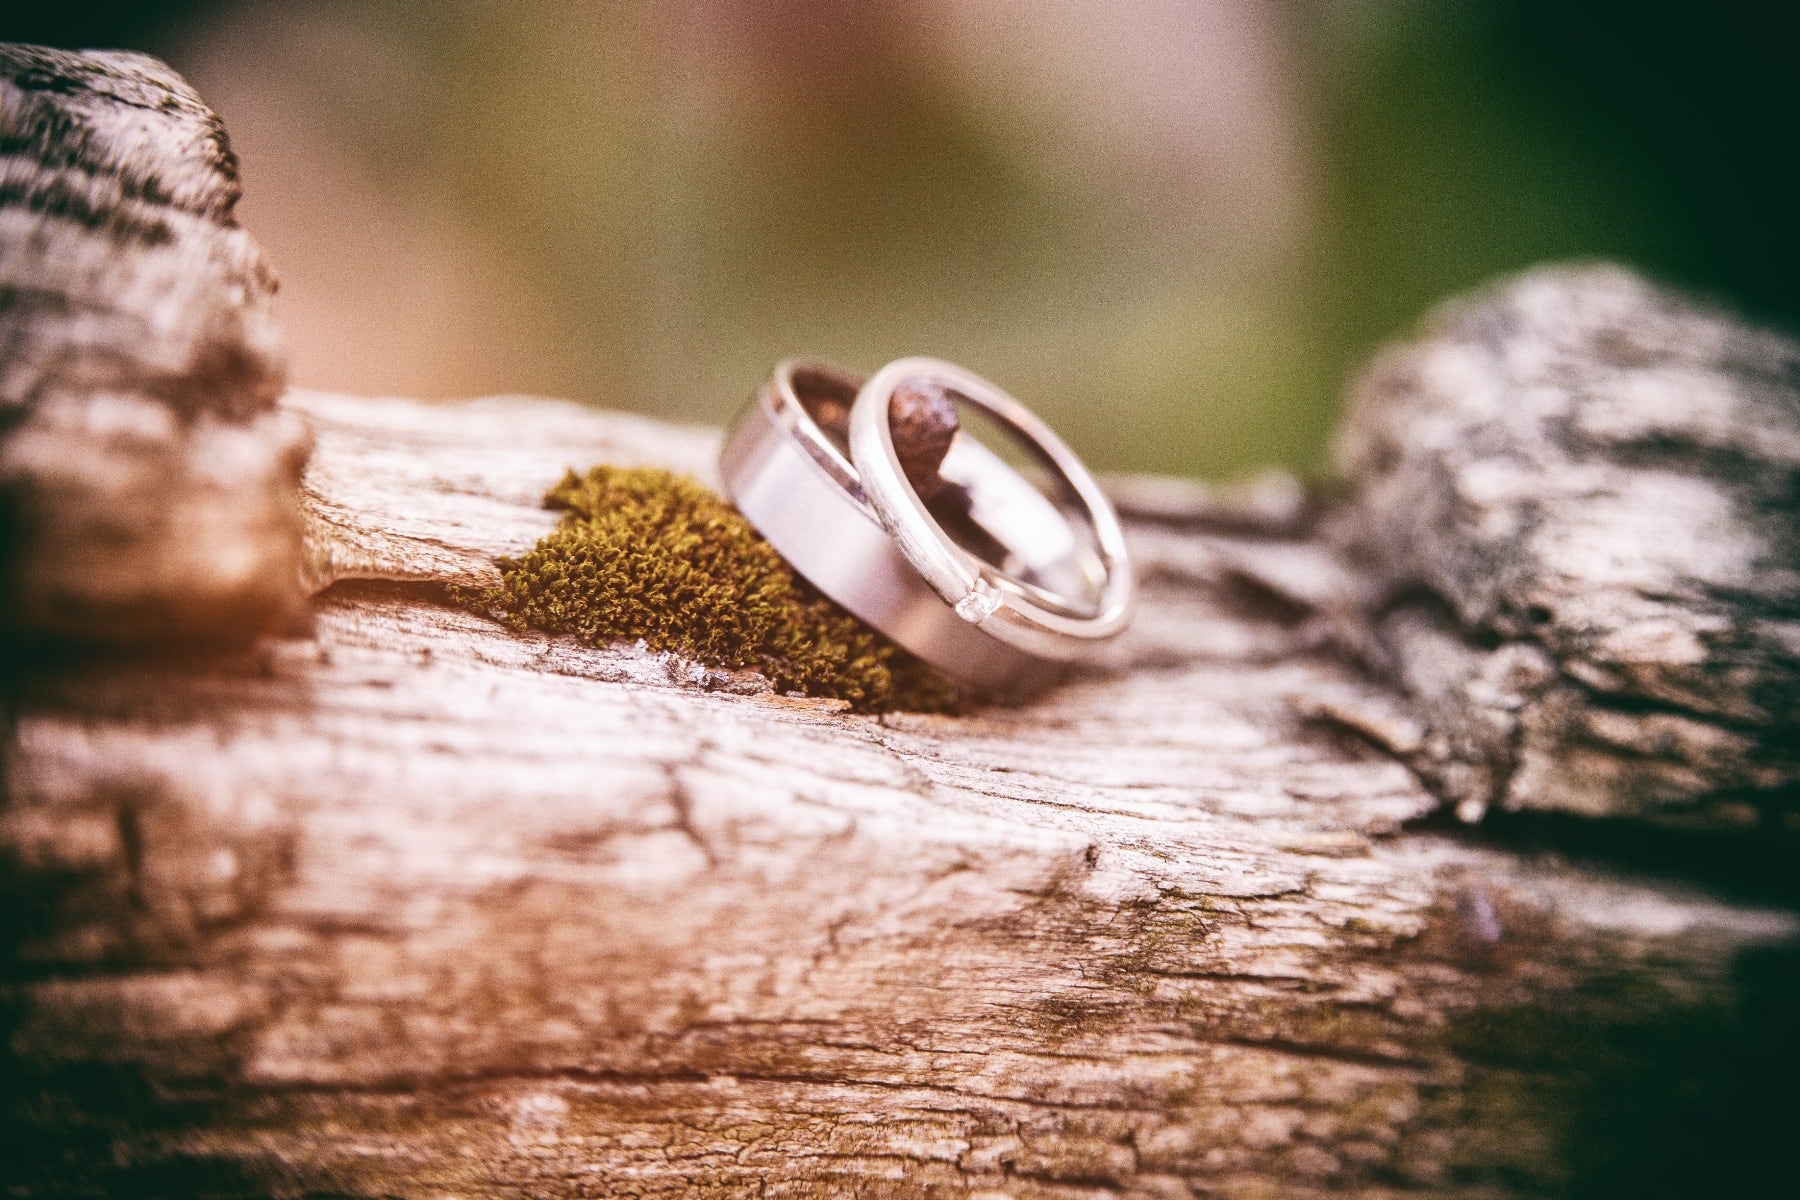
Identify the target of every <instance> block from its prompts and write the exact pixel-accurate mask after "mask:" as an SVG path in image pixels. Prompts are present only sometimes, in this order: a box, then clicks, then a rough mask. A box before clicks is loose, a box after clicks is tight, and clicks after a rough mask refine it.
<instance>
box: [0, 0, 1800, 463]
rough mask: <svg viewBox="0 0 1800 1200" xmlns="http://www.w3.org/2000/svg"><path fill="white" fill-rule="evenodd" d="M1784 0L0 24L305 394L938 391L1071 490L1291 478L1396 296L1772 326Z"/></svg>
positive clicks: (879, 6) (321, 7)
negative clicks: (101, 83) (167, 181)
mask: <svg viewBox="0 0 1800 1200" xmlns="http://www.w3.org/2000/svg"><path fill="white" fill-rule="evenodd" d="M1779 12H1780V6H1774V5H1753V6H1743V7H1742V8H1735V7H1733V6H1731V5H1715V6H1704V7H1703V6H1682V7H1677V6H1667V9H1666V11H1664V8H1663V6H1659V5H1656V4H1644V3H1635V4H1628V3H1624V2H1617V3H1613V2H1596V3H1588V4H1582V3H1558V4H1552V3H1550V2H1549V0H1487V2H1482V0H1464V2H1451V0H1442V2H1440V3H1435V4H1434V3H1426V2H1424V0H1412V2H1407V0H1286V2H1276V0H1129V2H1126V0H888V2H886V3H868V2H859V0H736V2H727V0H638V2H633V3H578V2H576V0H513V2H511V3H496V2H477V0H439V2H437V3H431V4H419V3H416V2H409V0H341V2H313V3H292V2H287V3H276V2H270V0H239V2H226V0H185V2H182V0H176V2H172V3H163V4H155V3H119V2H113V0H103V2H99V3H89V4H83V5H69V6H63V8H62V10H61V11H52V10H50V9H49V6H46V11H43V12H40V13H37V14H35V15H25V14H17V15H13V16H9V17H5V18H0V36H3V37H4V38H6V39H8V40H31V41H41V42H48V43H50V44H56V45H64V46H128V47H133V48H138V49H144V50H148V51H150V52H152V53H155V54H157V55H160V56H161V57H163V58H165V59H167V60H169V61H170V62H171V63H173V64H174V65H175V66H176V67H177V68H178V69H180V70H181V71H182V72H183V73H184V74H186V75H187V77H188V78H189V79H190V80H191V81H192V82H193V83H194V84H195V86H196V87H198V88H199V89H200V91H201V93H202V94H203V95H205V96H206V97H207V98H208V100H210V101H211V102H212V104H213V105H214V106H215V107H216V108H218V109H219V111H220V112H221V113H222V114H223V115H224V117H225V119H226V123H227V125H228V127H229V128H230V130H231V133H232V137H233V142H234V144H235V146H236V147H237V149H238V151H239V154H240V155H241V157H242V159H243V166H244V177H245V185H246V189H247V193H248V194H247V198H246V200H245V203H244V207H243V210H242V214H243V218H244V221H245V223H246V224H247V225H248V226H249V228H250V229H251V230H252V231H253V232H254V233H255V234H256V235H257V236H258V238H259V239H260V240H261V241H262V242H263V243H264V245H265V246H266V247H267V249H268V250H269V253H270V256H271V258H272V259H273V262H274V264H275V266H276V268H277V270H278V272H279V273H280V274H281V276H282V279H283V292H282V296H281V300H280V304H281V316H282V320H283V324H284V327H285V328H286V330H287V333H288V337H289V341H290V343H291V345H292V349H293V353H294V378H295V381H296V382H297V383H299V384H302V385H306V386H313V387H326V388H335V389H342V390H349V391H360V392H387V393H401V394H410V395H425V396H455V395H472V394H481V393H492V392H536V393H544V394H553V395H562V396H568V397H572V398H575V399H578V400H582V401H585V402H589V403H593V404H601V405H607V406H611V407H621V408H632V409H638V410H641V411H646V412H651V413H655V414H657V415H662V416H667V417H671V418H675V419H684V420H703V421H709V422H722V421H724V420H725V419H727V418H728V417H729V415H730V414H731V412H732V411H733V410H734V409H735V408H736V406H737V405H738V404H739V403H740V402H741V401H742V399H743V398H744V397H745V396H746V395H747V394H748V393H749V391H750V389H751V388H752V387H753V386H754V385H755V384H756V382H757V381H758V380H759V379H760V378H761V376H762V375H763V373H764V372H765V371H766V370H767V368H768V367H769V365H770V364H771V363H772V362H774V360H776V359H777V358H781V357H784V356H786V355H790V354H795V353H808V354H816V355H821V356H824V357H828V358H833V359H837V360H840V361H842V362H844V363H846V364H847V365H852V366H855V367H858V368H861V369H864V370H872V369H873V368H874V367H876V366H878V365H879V364H880V363H882V362H884V361H886V360H887V359H889V358H892V357H895V356H898V355H901V354H915V353H929V354H936V355H939V356H942V357H947V358H952V359H956V360H958V361H961V362H963V363H965V364H966V365H968V366H970V367H972V368H974V369H976V370H977V371H980V372H981V373H983V374H986V375H988V376H990V377H991V378H993V379H995V380H996V381H997V382H999V383H1001V384H1002V385H1003V386H1007V387H1009V388H1011V389H1012V390H1014V391H1015V392H1017V393H1018V394H1019V395H1020V397H1021V398H1023V399H1025V400H1026V401H1027V402H1028V403H1031V404H1032V405H1034V406H1035V407H1037V408H1038V409H1039V410H1040V411H1041V412H1042V413H1043V414H1044V415H1045V416H1047V417H1048V418H1049V419H1050V420H1051V421H1052V422H1053V423H1054V424H1056V425H1057V426H1058V427H1059V428H1060V429H1062V430H1063V431H1064V432H1065V434H1066V435H1067V436H1068V438H1069V440H1070V441H1071V442H1073V443H1074V444H1075V445H1076V446H1077V448H1078V449H1080V450H1082V451H1083V452H1085V453H1086V454H1087V455H1088V456H1089V457H1090V459H1091V460H1092V461H1093V462H1094V463H1095V464H1096V465H1098V466H1102V467H1106V468H1110V469H1130V470H1155V471H1171V472H1180V473H1197V474H1208V475H1222V474H1232V473H1236V472H1241V471H1244V470H1246V469H1249V468H1253V467H1256V466H1260V465H1265V464H1284V465H1288V466H1293V467H1296V468H1299V469H1301V470H1309V471H1310V470H1316V469H1318V468H1319V467H1320V465H1321V464H1322V461H1323V452H1324V446H1325V439H1326V437H1327V434H1328V431H1329V428H1330V425H1331V422H1332V418H1333V414H1334V411H1335V408H1336V404H1337V400H1338V396H1339V394H1340V392H1341V390H1342V387H1343V384H1344V382H1345V380H1346V378H1347V376H1348V375H1349V374H1350V373H1351V372H1352V371H1353V370H1354V368H1355V366H1356V364H1357V363H1358V362H1359V361H1360V360H1361V359H1362V358H1363V357H1364V356H1365V355H1366V354H1367V353H1368V351H1369V350H1370V349H1371V348H1372V346H1373V345H1375V344H1376V343H1378V342H1379V341H1380V340H1381V339H1383V338H1386V337H1389V336H1392V335H1394V334H1395V333H1397V332H1401V331H1403V330H1404V329H1405V328H1406V326H1407V325H1408V324H1409V323H1411V322H1412V321H1413V320H1414V319H1416V317H1417V316H1418V315H1419V314H1420V313H1421V312H1422V311H1424V309H1425V308H1427V307H1428V306H1429V305H1430V304H1431V303H1432V302H1434V301H1435V300H1437V299H1439V298H1442V297H1443V296H1446V295H1448V294H1450V293H1452V292H1455V291H1458V290H1460V289H1463V288H1466V287H1469V286H1471V285H1473V284H1476V283H1478V282H1480V281H1482V280H1483V279H1486V278H1488V277H1490V276H1492V275H1494V274H1496V273H1499V272H1504V271H1508V270H1512V269H1515V268H1519V267H1523V266H1526V265H1528V264H1531V263H1534V262H1538V261H1542V260H1545V259H1552V258H1569V257H1608V258H1616V259H1620V260H1623V261H1626V262H1628V263H1632V264H1634V265H1637V266H1639V267H1640V268H1642V269H1645V270H1647V271H1649V272H1650V273H1652V274H1654V275H1657V276H1659V277H1661V278H1663V279H1666V280H1668V281H1670V282H1673V283H1677V284H1680V285H1683V286H1686V287H1689V288H1692V289H1696V290H1699V291H1701V292H1703V293H1706V294H1708V295H1711V296H1714V297H1716V298H1719V299H1721V300H1723V301H1725V302H1727V303H1729V304H1732V305H1735V306H1737V307H1739V308H1741V309H1744V310H1747V311H1749V312H1751V313H1752V314H1754V315H1757V316H1759V317H1762V318H1764V319H1769V320H1773V321H1775V322H1777V323H1781V324H1792V323H1793V322H1794V318H1795V315H1796V312H1797V311H1800V252H1797V249H1796V246H1797V239H1796V237H1795V235H1794V233H1793V219H1792V210H1793V201H1792V199H1791V192H1790V191H1789V190H1788V189H1787V188H1786V186H1785V184H1786V175H1787V173H1788V172H1787V167H1788V160H1789V159H1790V158H1791V156H1792V152H1793V133H1792V130H1793V118H1794V116H1795V115H1796V114H1795V111H1794V103H1793V86H1794V85H1793V83H1792V70H1791V66H1790V64H1789V62H1788V59H1790V58H1791V52H1792V47H1793V45H1794V44H1795V43H1794V40H1793V37H1792V31H1791V30H1789V29H1787V28H1786V25H1787V21H1786V20H1784V19H1783V18H1782V17H1781V16H1779V15H1778V14H1779Z"/></svg>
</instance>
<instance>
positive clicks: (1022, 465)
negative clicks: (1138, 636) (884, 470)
mask: <svg viewBox="0 0 1800 1200" xmlns="http://www.w3.org/2000/svg"><path fill="white" fill-rule="evenodd" d="M945 390H946V392H947V393H948V394H949V396H950V397H951V399H952V400H954V401H955V402H956V406H957V413H958V418H959V421H960V423H961V426H962V428H961V429H960V431H959V432H958V433H957V436H956V439H955V442H954V443H953V444H952V446H951V450H950V453H949V454H948V455H946V456H945V458H944V464H943V466H942V468H940V474H941V475H942V476H943V477H944V478H945V479H946V480H948V481H950V482H951V483H954V484H957V485H959V487H958V488H957V489H955V490H956V492H959V493H960V498H952V499H951V500H949V502H945V500H944V499H943V498H941V497H940V498H934V501H933V502H929V503H927V504H926V509H927V511H929V512H930V514H931V516H932V517H933V519H935V520H936V521H937V523H938V525H939V527H940V528H941V529H943V531H944V532H945V533H946V534H947V535H949V537H950V539H951V540H952V541H954V542H956V544H957V545H959V546H961V547H962V548H963V549H965V550H968V551H969V552H970V553H972V554H974V555H975V556H976V557H977V558H980V559H981V560H982V561H983V562H985V563H987V564H988V565H989V566H991V567H993V568H994V570H995V571H996V572H997V573H998V574H999V575H1000V576H1001V577H1002V582H1004V583H1011V584H1013V585H1015V586H1016V587H1018V588H1019V590H1021V591H1022V592H1025V593H1026V594H1028V595H1029V596H1030V597H1031V598H1032V599H1033V600H1035V601H1036V602H1037V603H1039V604H1042V605H1044V606H1046V607H1049V608H1052V609H1055V610H1057V611H1059V612H1063V613H1065V614H1067V615H1069V616H1073V617H1092V616H1095V615H1097V614H1098V613H1099V611H1100V609H1101V606H1102V598H1103V592H1104V590H1105V586H1106V578H1107V566H1106V562H1105V558H1104V556H1103V555H1102V553H1101V551H1100V545H1099V535H1098V533H1097V531H1096V530H1095V528H1094V524H1093V520H1092V518H1091V517H1090V516H1089V514H1088V511H1087V506H1086V504H1084V503H1083V502H1082V499H1081V496H1080V495H1079V494H1078V493H1077V492H1076V490H1075V488H1074V487H1073V486H1072V485H1071V484H1070V483H1069V481H1068V479H1067V478H1065V477H1064V475H1063V473H1062V471H1061V470H1060V469H1059V468H1058V466H1057V465H1056V463H1055V461H1054V460H1052V459H1051V458H1050V456H1049V455H1048V454H1047V453H1045V451H1044V450H1043V448H1042V447H1040V446H1038V445H1037V443H1035V442H1034V441H1032V440H1031V438H1030V437H1028V436H1027V435H1026V434H1025V433H1024V431H1022V430H1020V429H1017V428H1015V427H1014V426H1013V425H1012V424H1010V423H1009V422H1008V421H1006V420H1004V419H1002V418H1001V417H1000V416H999V415H998V414H995V413H993V412H990V411H989V410H988V409H987V408H985V407H984V406H982V405H981V404H980V403H979V402H977V401H975V400H973V399H971V398H970V397H969V396H967V395H965V394H964V393H963V392H961V391H959V390H957V389H955V388H946V389H945ZM971 418H973V419H971ZM996 445H998V446H999V447H1001V449H996V448H995V447H996ZM1007 451H1011V453H1008V452H1007ZM1001 470H1004V471H1005V472H1006V473H1007V475H1008V477H1009V478H1010V479H1011V480H1014V481H1016V482H1015V483H1014V484H1013V486H1011V487H1008V488H997V487H992V486H988V485H987V484H986V483H985V482H984V481H985V480H987V479H990V478H993V477H994V473H995V472H996V471H1001ZM995 527H1001V528H1004V529H1005V530H1007V532H1008V534H1009V538H1008V540H1007V542H1006V544H1005V545H1004V546H1000V547H996V546H994V545H993V543H992V541H991V539H990V540H989V542H988V544H987V546H986V547H985V552H984V547H982V546H979V545H976V544H974V543H975V542H977V541H978V540H979V539H980V538H981V536H982V532H983V531H989V532H991V531H992V530H993V529H994V528H995ZM996 551H997V552H996Z"/></svg>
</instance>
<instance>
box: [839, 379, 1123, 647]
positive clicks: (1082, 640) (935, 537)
mask: <svg viewBox="0 0 1800 1200" xmlns="http://www.w3.org/2000/svg"><path fill="white" fill-rule="evenodd" d="M909 380H923V381H927V382H930V383H933V384H936V385H939V386H941V387H944V388H946V389H948V390H949V391H950V392H951V394H952V395H953V396H955V397H956V398H957V399H960V400H965V401H967V402H968V403H970V404H973V405H974V406H976V407H977V408H979V409H981V410H983V411H985V412H986V413H987V414H988V415H989V416H991V417H992V418H993V419H994V420H995V421H997V422H998V423H999V424H1000V425H1002V426H1004V427H1006V428H1007V429H1009V430H1010V431H1011V432H1012V433H1014V434H1015V435H1017V437H1018V438H1019V439H1020V441H1021V443H1022V445H1023V446H1024V448H1025V449H1026V450H1027V451H1029V452H1030V453H1031V454H1032V456H1033V457H1035V458H1037V459H1038V460H1039V462H1040V463H1042V465H1043V466H1045V467H1046V468H1048V470H1049V471H1050V473H1051V476H1052V479H1053V482H1054V483H1055V484H1056V485H1057V489H1058V490H1059V491H1062V492H1064V493H1066V496H1067V504H1066V508H1065V512H1066V514H1067V515H1066V516H1065V525H1064V527H1065V529H1067V528H1070V527H1072V526H1073V525H1074V524H1077V523H1079V524H1084V525H1086V526H1087V528H1088V530H1089V531H1090V532H1091V534H1092V538H1093V541H1092V544H1091V547H1090V551H1089V553H1088V554H1087V555H1086V556H1084V560H1083V561H1084V564H1085V566H1086V568H1087V572H1086V573H1087V574H1088V577H1089V579H1088V581H1089V583H1090V585H1091V587H1090V589H1089V590H1088V594H1087V595H1085V596H1075V597H1070V596H1067V595H1066V594H1060V593H1056V592H1048V593H1047V591H1046V589H1044V588H1041V587H1036V586H1031V585H1029V584H1028V583H1026V582H1024V581H1021V580H1019V579H1017V578H1015V577H1014V576H1013V575H1012V574H1011V573H1009V572H1007V571H1006V570H1004V569H1000V568H998V567H996V565H995V564H993V563H989V562H985V561H983V560H982V559H981V558H979V557H977V556H976V555H974V554H972V553H970V552H969V550H968V549H967V548H965V547H963V546H961V545H959V544H958V543H957V542H956V540H955V539H954V538H952V537H951V536H950V535H949V534H947V533H946V532H945V531H944V529H943V527H942V526H941V525H940V524H939V523H938V521H937V520H936V519H935V518H934V517H933V516H932V513H931V511H930V510H929V509H928V508H927V507H926V505H925V503H924V502H923V501H922V500H920V498H919V494H918V492H917V491H916V490H914V488H913V485H912V483H911V482H910V481H909V480H908V479H907V477H906V473H905V471H904V470H903V469H902V468H901V465H900V458H899V456H898V454H897V453H896V452H895V448H894V435H893V426H892V422H891V420H890V417H889V408H890V405H891V402H892V400H893V397H894V392H895V391H896V390H897V389H898V388H899V387H900V386H901V385H902V384H904V383H906V382H908V381H909ZM957 441H958V442H959V443H967V444H969V445H976V444H978V443H975V442H974V441H973V439H970V438H963V437H960V436H959V437H958V439H957ZM850 459H851V462H852V463H853V464H854V465H855V468H856V472H857V477H858V479H859V480H860V482H861V484H862V490H863V493H864V495H865V496H866V498H867V500H868V503H869V505H870V507H872V508H873V509H874V510H875V512H876V515H877V516H879V517H880V519H881V523H882V525H883V526H884V527H885V528H886V529H887V531H888V533H890V534H891V535H892V536H893V539H894V541H895V543H896V544H897V545H898V546H899V547H900V552H901V553H902V554H903V555H905V557H906V560H907V561H908V562H909V563H911V564H912V566H913V568H914V569H915V570H916V571H917V572H918V574H919V575H920V576H921V577H923V578H924V580H925V581H926V582H927V583H928V584H929V585H930V586H931V588H932V590H933V591H935V592H936V593H937V595H938V596H939V598H941V599H942V600H943V602H944V603H945V604H948V605H950V606H951V608H952V611H954V612H955V613H956V614H957V615H958V616H960V617H962V618H963V619H964V620H965V621H968V622H969V623H970V624H971V625H973V626H975V627H977V628H979V629H980V630H981V631H982V632H983V633H984V634H987V635H988V636H990V637H991V638H992V639H993V640H994V641H996V642H1000V643H1004V644H1005V645H1008V646H1011V647H1013V648H1014V649H1017V650H1021V651H1024V652H1025V653H1027V654H1030V655H1034V656H1036V657H1039V658H1045V659H1055V660H1063V661H1067V660H1070V659H1075V658H1078V657H1080V656H1081V655H1082V654H1083V653H1084V652H1085V651H1086V650H1088V649H1089V648H1091V647H1092V646H1093V645H1094V644H1095V643H1097V642H1100V641H1103V640H1105V639H1107V638H1110V637H1113V636H1114V635H1116V634H1117V633H1119V631H1120V630H1122V629H1124V628H1125V626H1126V625H1127V624H1128V623H1129V622H1130V620H1131V609H1132V593H1133V582H1132V573H1131V560H1130V558H1129V556H1128V555H1127V553H1126V550H1125V532H1124V530H1123V528H1122V527H1121V526H1120V524H1119V517H1118V514H1117V513H1116V512H1114V511H1113V506H1112V502H1111V501H1109V500H1108V499H1107V498H1106V494H1105V493H1104V492H1103V491H1102V490H1101V489H1100V485H1099V483H1098V482H1096V481H1095V479H1094V477H1093V475H1092V474H1090V473H1089V472H1088V469H1087V468H1086V467H1085V466H1084V465H1083V464H1082V462H1081V459H1080V458H1078V457H1077V456H1076V454H1075V452H1074V451H1073V450H1071V449H1069V447H1068V446H1067V445H1066V444H1064V442H1063V440H1062V439H1061V438H1059V437H1057V436H1056V434H1055V433H1054V432H1052V431H1051V429H1050V427H1049V426H1048V425H1046V424H1044V422H1043V421H1041V420H1039V419H1038V417H1037V415H1036V414H1034V413H1033V412H1032V411H1031V410H1030V409H1028V408H1026V407H1025V406H1024V405H1023V404H1020V403H1019V402H1018V401H1017V400H1015V399H1013V397H1012V396H1010V395H1008V394H1007V393H1006V392H1004V391H1002V390H1001V389H999V388H997V387H995V386H994V385H993V384H991V383H989V382H988V381H987V380H985V379H983V378H981V377H980V376H979V375H976V374H974V373H973V372H971V371H967V370H964V369H963V368H962V367H959V366H956V365H955V364H954V363H947V362H944V361H942V360H940V359H935V358H902V359H898V360H896V361H895V362H891V363H889V364H888V365H887V366H885V367H883V368H881V370H879V371H877V372H875V374H874V376H873V377H871V378H870V379H869V381H868V382H867V383H865V384H863V386H862V388H861V390H860V391H858V392H857V395H856V402H855V404H853V405H852V406H851V410H850ZM1009 474H1011V472H1010V471H1009ZM1014 478H1017V476H1016V474H1015V475H1014ZM1034 494H1035V489H1034ZM1039 498H1040V499H1042V497H1041V496H1040V497H1039ZM1070 518H1073V520H1071V519H1070Z"/></svg>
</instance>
